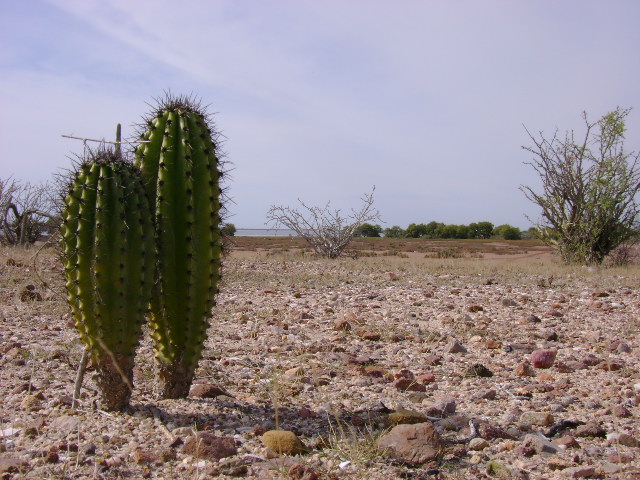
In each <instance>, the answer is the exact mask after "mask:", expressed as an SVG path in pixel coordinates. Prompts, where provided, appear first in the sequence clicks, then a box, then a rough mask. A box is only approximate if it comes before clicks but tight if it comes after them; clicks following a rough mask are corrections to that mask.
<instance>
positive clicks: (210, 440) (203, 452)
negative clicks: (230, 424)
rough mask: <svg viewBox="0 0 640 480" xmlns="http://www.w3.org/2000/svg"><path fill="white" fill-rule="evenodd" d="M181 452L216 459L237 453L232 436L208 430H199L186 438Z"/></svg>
mask: <svg viewBox="0 0 640 480" xmlns="http://www.w3.org/2000/svg"><path fill="white" fill-rule="evenodd" d="M182 452H183V453H184V454H186V455H191V456H193V457H196V458H201V459H203V460H211V461H217V460H220V459H221V458H225V457H231V456H232V455H235V454H236V453H238V450H237V448H236V441H235V440H234V438H233V437H219V436H217V435H214V434H212V433H208V432H199V433H197V434H196V435H192V436H191V437H189V438H187V440H186V441H185V442H184V447H182Z"/></svg>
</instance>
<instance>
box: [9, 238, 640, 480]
mask: <svg viewBox="0 0 640 480" xmlns="http://www.w3.org/2000/svg"><path fill="white" fill-rule="evenodd" d="M0 254H1V255H0V278H1V280H0V317H1V323H0V355H1V358H0V393H1V394H2V409H1V410H0V478H3V479H22V478H29V479H43V478H57V479H71V478H73V479H81V478H82V479H117V478H131V479H138V478H162V479H165V480H169V479H194V480H195V479H205V478H259V479H269V478H274V479H279V478H281V479H306V480H312V479H314V478H315V479H332V478H336V479H362V478H370V479H395V478H407V479H432V478H433V479H438V478H442V479H448V478H453V479H473V478H529V479H541V478H545V479H555V478H609V479H631V478H640V407H639V403H640V372H639V370H638V365H639V364H640V315H639V314H640V297H639V294H640V278H639V277H638V272H639V271H640V269H639V268H638V267H629V268H626V269H611V270H601V271H600V270H589V269H581V268H566V267H561V266H559V265H557V264H556V263H555V262H554V261H553V260H550V259H548V258H545V259H544V260H540V259H539V257H538V256H536V257H535V259H536V261H531V259H529V261H528V262H526V263H525V262H519V261H517V259H516V258H511V257H505V258H503V259H501V260H499V261H489V260H486V259H485V260H483V259H482V258H480V257H481V255H476V257H477V258H476V259H474V260H468V259H464V258H462V259H445V260H438V259H433V258H430V259H425V258H423V255H420V256H419V257H418V256H414V257H411V256H410V255H409V258H398V257H367V258H359V259H341V260H338V261H325V260H317V259H313V258H305V257H302V256H300V255H299V254H293V253H286V252H285V253H281V254H278V255H267V254H265V253H264V252H263V253H261V252H255V251H254V252H250V253H245V254H242V253H238V252H235V253H233V254H232V255H231V257H230V258H228V259H227V261H226V263H225V282H224V285H223V288H222V292H221V294H220V297H219V301H218V303H219V306H218V307H217V309H216V310H215V312H214V317H213V318H212V321H211V328H210V330H209V339H208V341H207V345H206V350H205V353H204V358H203V360H202V361H201V363H200V367H199V370H198V372H197V379H196V382H195V383H196V384H197V386H195V387H194V389H193V390H192V393H191V395H190V397H189V398H187V399H184V400H162V401H160V400H157V399H155V397H154V395H153V388H154V383H153V381H154V372H153V360H152V358H153V356H152V349H151V346H150V342H149V341H148V339H145V341H144V342H143V344H142V346H141V347H140V350H139V354H138V357H137V360H136V361H137V367H136V372H135V373H136V375H135V390H134V394H133V398H132V402H131V407H130V408H129V409H128V410H127V411H125V412H122V413H113V412H104V411H101V410H100V409H99V406H98V405H97V402H96V400H97V398H98V395H97V392H96V387H95V383H94V382H93V380H92V378H91V377H92V373H91V372H88V374H87V377H86V378H85V381H84V385H83V390H82V394H81V398H80V405H79V406H78V408H72V405H71V401H72V400H71V399H72V395H73V384H74V377H75V370H76V368H77V365H78V363H79V360H80V357H81V352H82V349H81V346H80V345H79V344H78V340H77V337H76V334H75V331H74V330H73V328H72V326H71V325H70V317H69V313H68V310H67V307H66V303H65V301H64V297H63V295H62V293H61V289H62V280H61V275H62V274H61V268H60V266H59V265H58V263H57V261H56V259H55V256H54V255H53V253H52V252H51V251H48V250H43V251H42V252H40V253H39V254H38V255H37V256H34V254H35V250H30V251H26V252H25V251H22V250H14V249H8V248H4V249H2V250H1V251H0ZM405 256H406V255H405ZM525 257H526V255H525ZM276 429H277V430H286V431H289V432H293V433H291V434H289V435H291V437H290V438H284V439H280V440H281V441H280V443H279V444H276V445H275V446H274V443H273V442H274V439H273V438H270V437H269V436H270V435H273V434H267V435H265V432H268V431H271V430H276ZM276 435H277V434H276ZM276 440H277V439H276ZM265 442H266V443H265ZM267 444H268V445H271V446H272V449H269V448H268V447H267V446H266V445H267ZM287 448H290V449H291V451H292V454H291V455H285V454H283V450H284V451H286V450H287ZM274 449H275V450H276V451H274Z"/></svg>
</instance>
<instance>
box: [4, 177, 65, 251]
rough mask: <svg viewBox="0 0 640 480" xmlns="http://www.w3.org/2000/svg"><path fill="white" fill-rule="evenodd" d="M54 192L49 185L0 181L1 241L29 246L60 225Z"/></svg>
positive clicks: (55, 193)
mask: <svg viewBox="0 0 640 480" xmlns="http://www.w3.org/2000/svg"><path fill="white" fill-rule="evenodd" d="M56 198H57V189H56V188H54V187H52V186H51V184H49V183H48V182H45V183H40V184H33V183H29V182H25V183H20V182H15V181H13V180H10V179H9V180H2V179H0V241H1V242H2V243H5V244H9V245H29V244H32V243H34V242H36V241H37V240H39V239H40V238H42V236H43V235H45V234H48V233H51V232H52V231H54V230H55V229H56V228H57V226H58V225H59V218H58V216H57V215H56V208H57V207H56V205H57V202H56Z"/></svg>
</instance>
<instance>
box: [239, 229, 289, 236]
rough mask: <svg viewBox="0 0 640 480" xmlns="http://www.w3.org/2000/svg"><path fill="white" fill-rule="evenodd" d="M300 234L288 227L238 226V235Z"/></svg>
mask: <svg viewBox="0 0 640 480" xmlns="http://www.w3.org/2000/svg"><path fill="white" fill-rule="evenodd" d="M297 236H298V234H297V233H296V232H294V231H293V230H289V229H288V228H238V229H236V237H297Z"/></svg>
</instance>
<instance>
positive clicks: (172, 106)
mask: <svg viewBox="0 0 640 480" xmlns="http://www.w3.org/2000/svg"><path fill="white" fill-rule="evenodd" d="M141 140H143V141H144V142H143V143H141V144H140V145H139V146H138V148H137V149H136V152H135V155H136V165H137V166H138V167H139V168H140V170H141V172H142V178H143V181H144V183H145V185H146V187H147V192H148V195H149V198H150V199H151V203H152V209H153V210H154V220H155V232H156V250H157V270H156V283H155V286H154V289H153V292H152V301H151V321H150V325H151V329H152V332H153V333H152V336H153V340H154V343H155V351H156V359H157V365H158V390H159V392H158V393H159V396H160V397H161V398H179V397H184V396H186V395H187V394H188V391H189V387H190V385H191V382H192V380H193V376H194V373H195V369H196V367H197V364H198V361H199V360H200V357H201V354H202V349H203V345H204V341H205V338H206V334H207V328H208V326H209V325H208V321H207V319H208V317H209V315H210V311H211V308H212V307H213V305H214V298H215V295H216V293H217V289H218V282H219V279H220V259H221V253H222V243H221V236H220V209H221V204H220V185H219V180H220V177H221V175H222V173H221V170H220V165H219V160H218V157H217V156H216V145H215V140H214V138H213V135H212V129H211V126H210V120H209V119H208V118H207V115H206V113H205V112H204V109H202V108H200V107H199V105H197V103H195V102H193V101H192V100H191V99H188V98H185V97H180V98H166V99H164V100H163V101H161V102H160V104H159V106H158V107H157V108H156V109H155V111H154V112H153V114H152V115H151V116H150V117H149V119H148V120H147V122H146V124H145V129H144V131H143V132H141Z"/></svg>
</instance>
